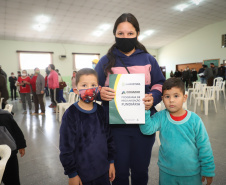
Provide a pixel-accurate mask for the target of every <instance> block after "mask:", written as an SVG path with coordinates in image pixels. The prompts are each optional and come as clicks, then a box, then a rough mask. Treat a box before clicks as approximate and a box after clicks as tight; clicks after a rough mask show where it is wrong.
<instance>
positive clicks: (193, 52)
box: [158, 21, 226, 78]
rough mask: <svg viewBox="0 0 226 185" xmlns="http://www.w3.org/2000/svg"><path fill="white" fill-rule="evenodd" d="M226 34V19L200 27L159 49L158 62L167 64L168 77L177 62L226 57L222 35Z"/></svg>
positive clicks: (222, 58) (193, 61)
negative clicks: (222, 44) (222, 45)
mask: <svg viewBox="0 0 226 185" xmlns="http://www.w3.org/2000/svg"><path fill="white" fill-rule="evenodd" d="M223 34H226V21H223V22H218V23H215V24H211V25H208V26H206V27H204V28H202V29H199V30H197V31H195V32H193V33H191V34H189V35H187V36H185V37H183V38H181V39H178V40H176V41H175V42H173V43H171V44H169V45H167V46H164V47H162V48H160V49H159V50H158V62H159V64H160V65H161V66H166V72H167V76H166V77H167V78H168V77H169V73H170V71H171V70H173V71H175V68H176V65H177V64H184V63H195V62H203V60H204V59H218V58H220V63H223V60H225V59H226V48H221V36H222V35H223Z"/></svg>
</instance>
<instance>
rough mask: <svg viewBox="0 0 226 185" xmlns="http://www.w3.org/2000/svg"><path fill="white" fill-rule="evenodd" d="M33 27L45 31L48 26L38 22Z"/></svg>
mask: <svg viewBox="0 0 226 185" xmlns="http://www.w3.org/2000/svg"><path fill="white" fill-rule="evenodd" d="M33 28H34V29H35V30H37V31H44V30H45V29H46V26H45V25H43V24H36V25H34V26H33Z"/></svg>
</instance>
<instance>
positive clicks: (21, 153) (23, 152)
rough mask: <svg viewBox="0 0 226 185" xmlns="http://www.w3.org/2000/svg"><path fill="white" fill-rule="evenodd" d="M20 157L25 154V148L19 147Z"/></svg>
mask: <svg viewBox="0 0 226 185" xmlns="http://www.w3.org/2000/svg"><path fill="white" fill-rule="evenodd" d="M19 153H20V157H23V156H24V155H25V149H24V148H21V149H19Z"/></svg>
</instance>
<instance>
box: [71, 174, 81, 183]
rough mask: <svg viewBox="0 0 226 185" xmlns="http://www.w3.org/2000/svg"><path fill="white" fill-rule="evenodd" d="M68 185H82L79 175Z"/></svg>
mask: <svg viewBox="0 0 226 185" xmlns="http://www.w3.org/2000/svg"><path fill="white" fill-rule="evenodd" d="M68 185H82V181H81V179H80V177H79V176H78V175H76V176H75V177H73V178H69V182H68Z"/></svg>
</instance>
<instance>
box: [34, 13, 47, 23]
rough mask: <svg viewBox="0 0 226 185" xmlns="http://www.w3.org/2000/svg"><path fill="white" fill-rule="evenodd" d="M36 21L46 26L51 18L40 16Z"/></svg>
mask: <svg viewBox="0 0 226 185" xmlns="http://www.w3.org/2000/svg"><path fill="white" fill-rule="evenodd" d="M36 20H37V21H38V22H39V23H41V24H45V23H48V22H49V21H50V18H49V17H47V16H45V15H39V16H37V17H36Z"/></svg>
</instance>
